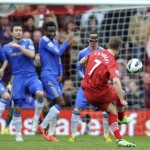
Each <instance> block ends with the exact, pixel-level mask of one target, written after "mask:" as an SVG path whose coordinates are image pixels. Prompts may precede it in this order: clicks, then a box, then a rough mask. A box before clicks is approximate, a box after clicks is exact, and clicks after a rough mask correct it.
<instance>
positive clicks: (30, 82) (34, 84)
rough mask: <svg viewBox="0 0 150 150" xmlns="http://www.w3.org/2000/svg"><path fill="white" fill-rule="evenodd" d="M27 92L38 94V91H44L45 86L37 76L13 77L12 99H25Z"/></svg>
mask: <svg viewBox="0 0 150 150" xmlns="http://www.w3.org/2000/svg"><path fill="white" fill-rule="evenodd" d="M26 90H28V91H29V92H30V93H31V94H34V95H35V94H36V92H37V91H38V90H40V91H43V86H42V83H41V81H40V80H39V78H38V76H37V74H30V75H14V76H12V99H13V100H14V99H16V100H17V99H22V100H23V99H25V98H26V93H25V92H26Z"/></svg>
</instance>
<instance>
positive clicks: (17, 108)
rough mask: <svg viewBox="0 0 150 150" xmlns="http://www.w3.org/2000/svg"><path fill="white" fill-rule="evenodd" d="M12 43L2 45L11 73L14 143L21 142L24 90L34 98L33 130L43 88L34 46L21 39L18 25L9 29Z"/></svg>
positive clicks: (36, 122)
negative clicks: (38, 73) (35, 62)
mask: <svg viewBox="0 0 150 150" xmlns="http://www.w3.org/2000/svg"><path fill="white" fill-rule="evenodd" d="M11 34H12V37H13V41H12V42H10V43H8V44H6V45H4V47H3V51H4V53H5V55H6V58H7V60H8V62H9V64H10V67H11V72H12V99H13V101H14V113H13V123H14V126H15V128H16V141H19V142H20V141H23V139H22V134H21V129H22V120H21V115H20V113H21V106H22V101H23V100H24V99H25V91H26V89H27V90H28V91H29V92H30V93H31V94H33V95H34V96H35V97H36V101H35V114H34V118H33V130H36V129H37V126H38V121H39V115H40V113H41V111H42V107H43V97H44V93H43V86H42V83H41V81H40V80H39V79H38V76H37V73H36V69H35V67H34V57H35V52H34V46H33V42H32V40H30V39H22V36H23V29H22V26H21V25H20V24H14V25H12V27H11Z"/></svg>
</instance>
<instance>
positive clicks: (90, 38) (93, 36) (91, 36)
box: [88, 31, 99, 50]
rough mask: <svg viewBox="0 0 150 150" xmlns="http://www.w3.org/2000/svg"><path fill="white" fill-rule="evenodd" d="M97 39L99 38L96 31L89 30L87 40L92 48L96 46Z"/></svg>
mask: <svg viewBox="0 0 150 150" xmlns="http://www.w3.org/2000/svg"><path fill="white" fill-rule="evenodd" d="M98 40H99V36H98V33H97V32H96V31H91V32H90V33H89V36H88V42H89V47H90V48H91V49H92V50H95V49H97V47H98Z"/></svg>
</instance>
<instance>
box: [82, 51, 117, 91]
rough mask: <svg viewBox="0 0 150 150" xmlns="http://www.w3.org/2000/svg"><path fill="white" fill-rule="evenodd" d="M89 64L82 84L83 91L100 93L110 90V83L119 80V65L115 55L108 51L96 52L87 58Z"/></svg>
mask: <svg viewBox="0 0 150 150" xmlns="http://www.w3.org/2000/svg"><path fill="white" fill-rule="evenodd" d="M86 57H87V59H88V64H87V67H86V72H85V76H84V79H83V81H82V83H81V86H82V87H83V89H86V90H89V91H99V90H103V89H106V88H108V86H109V84H108V81H109V80H111V79H113V78H115V77H117V78H119V65H118V63H117V62H116V60H115V58H114V55H112V54H111V53H110V52H109V51H108V50H96V51H93V52H92V53H90V54H89V55H87V56H86Z"/></svg>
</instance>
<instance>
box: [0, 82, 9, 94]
mask: <svg viewBox="0 0 150 150" xmlns="http://www.w3.org/2000/svg"><path fill="white" fill-rule="evenodd" d="M5 92H7V89H6V88H5V86H4V85H3V82H2V81H0V96H2V95H3V94H4V93H5Z"/></svg>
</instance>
